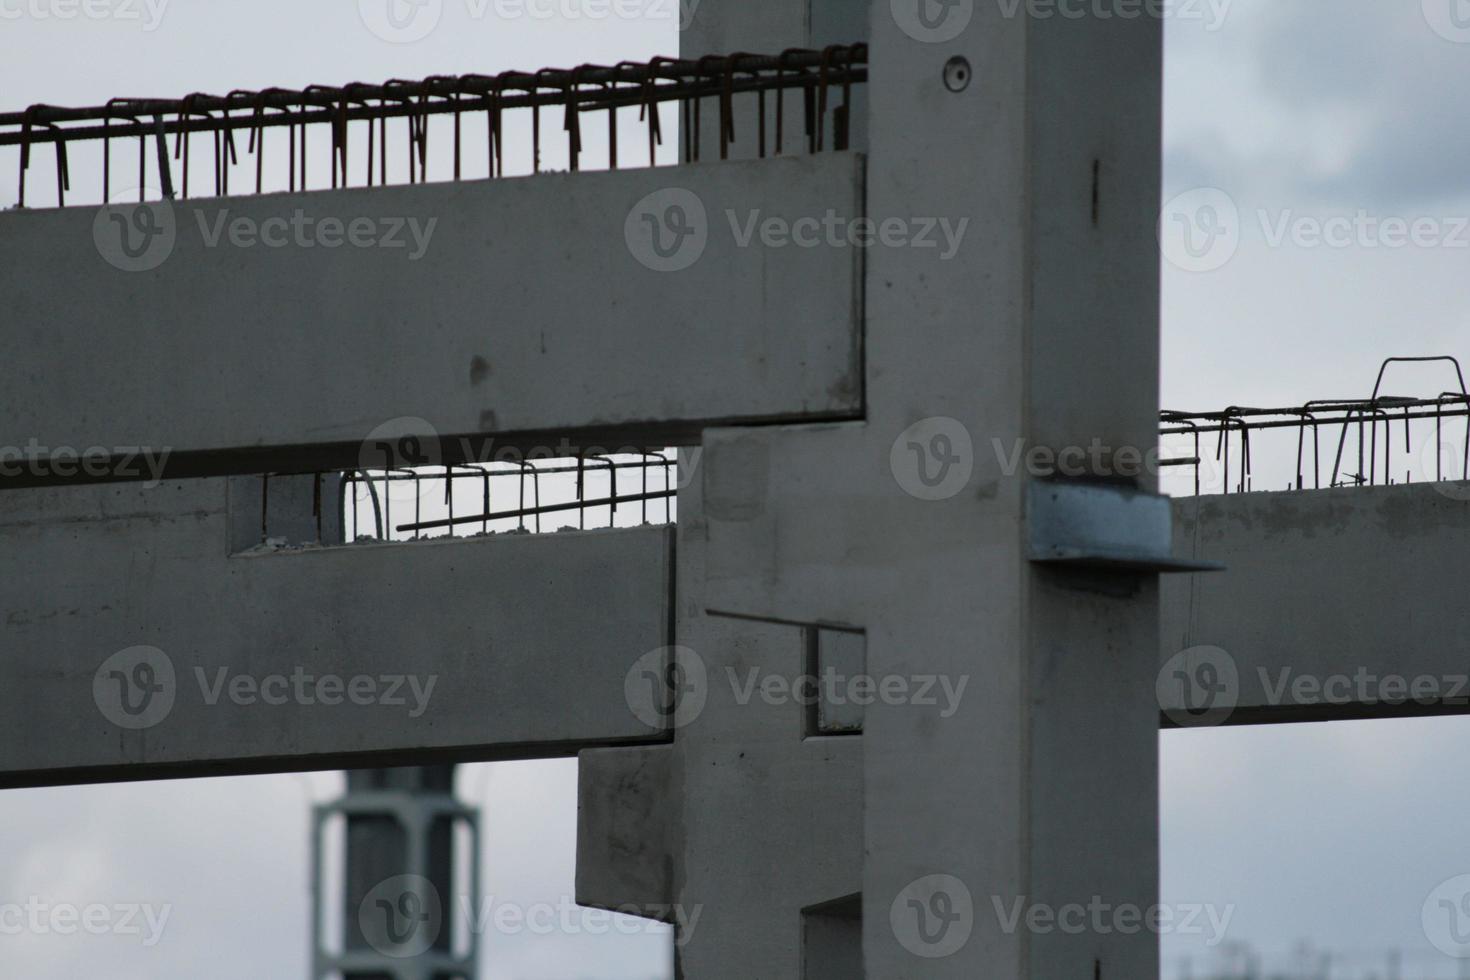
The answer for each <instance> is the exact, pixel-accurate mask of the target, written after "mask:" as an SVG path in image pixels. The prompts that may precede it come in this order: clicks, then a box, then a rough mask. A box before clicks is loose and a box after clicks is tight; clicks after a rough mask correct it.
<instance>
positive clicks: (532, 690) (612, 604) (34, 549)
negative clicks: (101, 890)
mask: <svg viewBox="0 0 1470 980" xmlns="http://www.w3.org/2000/svg"><path fill="white" fill-rule="evenodd" d="M42 514H44V515H46V516H44V517H41V516H40V515H42ZM228 548H229V527H228V514H227V508H226V493H225V485H224V482H223V481H193V482H185V483H177V484H173V483H165V484H163V485H162V486H159V487H157V488H153V489H143V488H141V487H139V486H136V485H112V486H106V487H78V488H67V489H59V488H52V489H45V490H38V491H16V492H13V493H6V494H0V608H3V609H4V617H5V618H4V628H3V632H0V671H3V673H0V785H5V786H17V785H39V784H47V783H76V782H89V781H108V780H124V779H144V778H162V777H168V776H192V775H206V774H209V775H216V774H225V773H238V772H262V771H288V770H300V769H317V768H346V767H365V766H379V765H399V764H426V763H429V762H433V761H441V760H448V759H492V758H534V757H541V756H554V755H572V754H575V753H576V752H577V751H579V750H581V749H583V748H587V747H589V746H597V745H610V744H626V743H641V742H658V741H664V740H666V739H667V735H666V734H665V733H662V732H659V731H656V730H653V729H651V728H650V727H649V726H646V725H644V724H643V723H642V722H640V721H639V720H638V719H637V718H636V717H635V716H634V714H633V713H632V711H631V709H630V708H629V707H628V704H627V701H626V697H625V694H624V678H625V675H626V674H627V671H628V670H629V668H630V667H631V666H632V665H633V664H634V662H635V661H636V660H637V659H638V658H639V657H640V656H642V655H643V654H644V653H646V652H648V651H650V650H654V649H658V648H660V647H662V646H665V645H666V644H667V643H668V642H669V633H670V625H669V624H670V614H669V602H670V583H671V571H672V570H671V565H670V560H671V532H670V530H669V529H667V528H637V529H630V530H615V531H592V532H585V533H568V534H555V535H543V536H529V535H524V536H522V535H507V536H498V537H492V538H484V539H467V540H466V539H461V540H457V541H444V542H422V543H415V544H397V545H368V546H349V547H340V548H311V549H305V550H300V551H286V552H275V553H264V554H258V555H252V556H248V557H236V558H230V557H227V551H228ZM137 647H145V648H153V649H154V650H155V651H157V653H150V654H148V655H147V656H146V657H144V658H143V659H141V660H140V659H138V658H137V657H136V656H134V657H133V658H132V659H131V660H129V659H128V658H127V657H124V658H123V660H121V661H118V660H115V659H114V658H115V656H116V655H118V654H119V652H120V651H125V650H130V649H133V648H137ZM160 655H161V656H162V657H163V658H165V659H164V660H160ZM140 664H143V665H145V666H144V670H143V672H142V673H138V667H139V666H140ZM170 669H171V671H172V681H171V682H167V678H166V676H165V675H166V674H167V673H168V671H169V670H170ZM298 674H299V675H303V676H305V677H306V678H315V679H316V681H315V682H314V683H313V682H309V681H308V682H303V683H304V685H305V686H298V685H297V681H296V677H297V675H298ZM327 677H337V678H340V679H341V686H340V687H337V686H336V685H335V684H333V683H330V682H324V681H323V680H322V679H323V678H327ZM242 678H243V679H242ZM272 678H284V679H285V680H284V681H280V680H271V679H272ZM359 678H367V679H370V680H357V681H356V682H357V684H358V685H359V686H358V688H356V689H354V687H353V683H354V681H355V680H356V679H359ZM395 679H397V680H395ZM431 679H432V681H431ZM166 682H167V683H169V684H170V687H169V689H168V690H167V691H159V692H158V693H157V697H156V698H149V697H147V696H146V691H145V688H157V687H159V686H160V685H164V684H165V683H166ZM415 682H417V685H418V686H417V687H415ZM431 682H432V683H433V687H432V689H430V688H429V686H428V685H429V684H430V683H431ZM324 683H325V684H326V686H323V684H324ZM369 687H371V688H372V690H371V691H369ZM390 688H391V690H390ZM302 690H304V691H306V697H304V698H303V697H302V696H301V695H300V694H299V693H298V692H299V691H302ZM124 693H126V695H127V697H128V698H129V705H130V706H131V708H133V709H137V710H138V711H139V714H138V715H136V716H130V715H127V714H126V712H125V710H124V709H122V707H121V705H122V702H121V698H122V697H123V695H124ZM273 701H274V702H278V703H272V702H273ZM334 701H335V702H338V703H333V702H334ZM354 701H356V702H357V703H354ZM165 702H171V704H165ZM160 710H163V713H162V715H161V717H160V716H158V713H159V711H160ZM120 712H122V713H121V714H120Z"/></svg>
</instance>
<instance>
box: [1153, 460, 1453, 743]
mask: <svg viewBox="0 0 1470 980" xmlns="http://www.w3.org/2000/svg"><path fill="white" fill-rule="evenodd" d="M1174 508H1175V533H1174V540H1175V552H1176V555H1178V556H1179V557H1182V558H1191V559H1203V560H1209V561H1220V562H1224V563H1225V565H1226V566H1227V569H1228V570H1227V571H1225V572H1220V573H1213V574H1206V575H1187V576H1176V577H1166V578H1165V579H1163V580H1162V582H1161V585H1160V588H1161V590H1162V594H1161V598H1162V607H1163V608H1162V620H1163V623H1162V637H1163V651H1162V660H1163V664H1164V667H1163V672H1162V674H1161V677H1160V695H1161V698H1162V699H1163V700H1164V701H1165V704H1166V707H1167V708H1168V709H1170V710H1168V711H1167V712H1166V724H1170V725H1173V724H1178V723H1184V724H1199V723H1204V724H1225V723H1230V724H1248V723H1255V722H1278V721H1315V720H1331V719H1347V718H1367V717H1392V716H1397V715H1409V714H1442V713H1460V712H1466V711H1470V680H1466V678H1470V656H1467V654H1470V641H1467V640H1466V635H1467V629H1466V628H1467V626H1470V614H1467V613H1466V611H1465V599H1464V571H1463V569H1464V563H1465V555H1466V554H1467V552H1470V484H1459V483H1444V484H1421V485H1414V486H1395V487H1377V488H1367V487H1364V488H1344V489H1338V490H1315V491H1313V490H1308V491H1302V492H1293V493H1252V494H1241V495H1231V496H1213V497H1199V498H1190V499H1184V500H1178V501H1175V504H1174ZM1202 647H1203V648H1205V649H1199V648H1202ZM1210 648H1215V649H1210ZM1401 682H1402V686H1401ZM1416 683H1417V684H1418V687H1417V689H1416V688H1415V687H1414V684H1416ZM1186 694H1188V695H1189V696H1191V697H1192V698H1193V701H1192V706H1193V708H1194V709H1195V710H1194V712H1193V714H1191V713H1189V712H1185V711H1183V709H1184V707H1185V706H1184V703H1183V698H1184V697H1185V696H1186Z"/></svg>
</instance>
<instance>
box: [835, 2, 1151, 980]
mask: <svg viewBox="0 0 1470 980" xmlns="http://www.w3.org/2000/svg"><path fill="white" fill-rule="evenodd" d="M938 7H939V5H937V4H930V3H927V0H910V2H908V3H903V2H894V3H889V2H888V0H881V2H876V3H874V4H873V11H872V12H873V46H874V53H873V61H874V65H873V76H874V83H873V84H872V85H871V86H870V93H869V98H870V104H871V106H872V117H871V120H870V125H871V142H872V145H871V150H870V159H869V184H868V200H869V208H870V214H871V215H872V216H873V217H874V218H876V219H878V220H879V221H882V220H885V219H890V218H893V219H898V220H900V221H908V222H921V221H922V220H923V219H926V218H932V217H936V216H938V217H946V216H947V217H948V218H950V219H951V221H953V222H955V223H956V224H957V223H958V222H959V221H962V220H964V219H966V218H968V219H969V226H968V229H967V232H966V235H965V238H964V241H963V244H962V246H961V247H960V248H959V250H958V251H957V252H956V253H955V254H954V255H953V256H952V257H951V258H950V259H948V260H945V259H944V258H943V256H942V254H941V250H940V249H925V248H916V247H896V248H895V247H879V248H875V249H873V251H872V253H871V254H870V256H869V267H868V278H867V282H868V294H867V299H868V316H867V334H866V342H867V351H868V398H869V401H868V413H867V415H868V427H867V430H868V431H867V435H868V437H869V438H868V440H867V446H866V447H865V449H866V453H867V454H868V459H869V460H870V461H876V460H886V461H888V463H889V465H890V468H891V469H892V472H893V474H894V476H895V477H896V478H897V479H898V481H899V483H900V484H902V485H903V489H904V491H905V494H903V495H901V496H895V495H893V494H891V493H885V492H884V491H883V490H882V489H880V488H879V487H876V486H872V484H871V483H870V486H871V487H872V488H871V489H867V490H856V491H849V492H848V493H847V494H846V497H847V498H848V499H847V500H846V501H845V503H846V505H847V506H849V507H856V508H860V509H862V510H863V511H866V512H868V513H869V514H870V519H871V520H872V523H873V524H874V525H876V526H874V527H873V530H872V533H873V534H874V535H877V536H880V537H881V538H882V539H883V545H882V546H880V547H875V548H873V551H874V552H875V555H874V558H875V559H879V560H881V561H882V562H885V563H892V565H893V568H894V570H895V571H897V572H899V573H901V574H902V576H903V578H904V579H905V580H906V582H897V581H894V582H891V583H888V584H886V585H885V586H883V587H880V588H878V589H877V590H876V591H874V592H872V593H870V594H868V595H867V598H868V599H869V600H870V602H871V603H872V606H871V611H870V613H869V616H870V622H869V623H868V624H867V625H868V628H869V663H870V669H871V670H872V671H873V672H874V673H875V674H877V675H879V676H880V677H881V676H901V677H908V676H914V675H927V674H935V673H937V674H940V675H941V676H942V675H950V676H952V677H960V676H966V675H968V676H969V678H970V684H969V687H968V694H967V697H966V698H965V700H964V701H963V704H962V707H961V710H959V711H958V712H957V713H955V714H954V715H953V716H952V717H951V718H949V719H944V720H938V721H936V719H935V718H934V717H933V716H932V715H928V714H926V713H924V712H922V711H919V710H915V709H914V708H913V707H912V706H910V705H889V704H885V703H879V704H877V705H875V706H874V707H873V708H871V709H870V710H869V711H868V714H867V723H866V728H865V734H864V736H863V737H864V742H865V746H864V762H865V804H866V805H865V821H866V826H865V839H866V845H867V864H866V869H865V874H864V893H865V894H864V898H865V902H864V939H865V952H866V973H867V976H869V977H881V978H885V980H891V978H900V977H920V976H922V977H926V978H936V977H955V978H960V977H964V978H973V977H976V976H984V977H996V978H1004V977H1022V978H1033V980H1069V978H1071V980H1096V978H1099V977H1100V978H1114V980H1137V978H1142V977H1151V976H1157V975H1158V953H1157V942H1158V941H1157V937H1156V936H1155V935H1153V934H1151V933H1150V932H1149V931H1148V930H1147V929H1146V928H1145V929H1140V928H1138V925H1139V922H1138V920H1137V919H1136V918H1134V919H1127V918H1123V919H1120V918H1119V917H1118V916H1117V915H1115V912H1117V913H1119V914H1122V915H1124V916H1126V915H1127V914H1128V913H1127V912H1125V911H1124V910H1136V911H1137V913H1138V914H1142V913H1143V912H1145V911H1146V910H1148V909H1149V908H1150V907H1151V906H1153V905H1154V904H1155V903H1156V901H1157V894H1158V883H1157V876H1158V875H1157V851H1158V848H1157V827H1156V821H1157V802H1156V799H1157V773H1156V770H1157V762H1156V758H1157V745H1156V738H1157V735H1156V730H1155V729H1156V725H1157V705H1156V703H1155V702H1154V699H1153V680H1154V672H1155V669H1156V663H1155V660H1154V658H1153V657H1151V656H1150V655H1149V653H1148V651H1150V650H1152V649H1153V648H1154V647H1155V646H1156V644H1157V635H1158V609H1157V581H1156V577H1155V576H1153V575H1147V574H1132V573H1114V572H1106V573H1105V572H1090V571H1067V570H1056V569H1054V568H1052V567H1048V566H1041V565H1037V564H1033V563H1031V562H1030V561H1029V560H1028V557H1029V556H1028V553H1027V546H1026V541H1027V533H1028V514H1027V500H1028V497H1027V490H1028V484H1030V483H1032V482H1034V481H1036V480H1038V479H1043V478H1048V477H1052V476H1055V474H1052V473H1048V472H1045V471H1044V470H1037V471H1032V472H1028V467H1027V465H1026V464H1025V463H1024V462H1022V464H1021V465H1020V467H1019V468H1017V467H1015V466H1014V465H1013V464H1012V462H1011V461H1012V460H1014V459H1016V458H1017V457H1016V455H1015V454H1016V453H1018V452H1020V453H1021V454H1022V455H1021V457H1020V459H1021V460H1024V459H1025V458H1026V457H1025V453H1026V451H1027V450H1030V449H1033V448H1037V447H1041V448H1044V449H1046V450H1048V451H1050V452H1054V453H1058V454H1060V453H1063V452H1064V451H1069V450H1070V451H1071V452H1070V454H1069V457H1061V458H1070V459H1072V460H1074V461H1079V460H1080V467H1081V470H1082V472H1074V473H1073V474H1071V475H1072V477H1074V478H1080V479H1083V480H1086V481H1092V482H1098V483H1102V484H1109V483H1115V482H1116V483H1127V484H1130V485H1133V486H1137V487H1139V488H1140V489H1145V490H1147V489H1152V487H1153V481H1152V480H1151V478H1150V477H1148V476H1147V475H1140V474H1138V473H1137V472H1136V471H1134V470H1131V469H1130V468H1129V467H1127V466H1124V465H1121V464H1122V462H1123V461H1124V460H1126V459H1130V458H1131V455H1132V451H1141V450H1146V449H1148V448H1149V447H1152V446H1153V445H1154V444H1155V441H1156V436H1155V434H1154V429H1155V424H1156V418H1157V390H1156V388H1157V377H1158V315H1157V296H1158V282H1157V265H1158V262H1157V252H1156V249H1155V246H1154V232H1153V227H1154V220H1155V215H1156V213H1157V192H1158V186H1159V167H1160V163H1159V154H1160V143H1159V140H1160V136H1159V133H1160V106H1161V84H1162V83H1161V77H1162V74H1161V73H1162V65H1161V59H1162V25H1161V23H1160V21H1159V20H1158V19H1156V18H1150V17H1147V16H1142V17H1138V18H1134V19H1127V20H1124V19H1120V18H1116V17H1114V18H1111V19H1106V18H1101V17H1097V16H1092V15H1090V14H1089V15H1087V16H1084V17H1082V18H1080V19H1076V18H1063V17H1052V18H1049V19H1041V18H1036V17H1030V16H1027V13H1026V11H1027V9H1028V8H1027V5H1026V4H1024V3H1023V4H1020V5H1018V6H1012V5H1006V4H989V3H985V4H980V3H976V4H970V3H967V2H960V3H952V4H949V5H947V6H946V7H944V8H943V9H944V14H943V16H942V17H940V18H939V19H935V18H934V17H933V16H931V15H933V14H935V12H936V10H937V8H938ZM1007 11H1011V13H1010V14H1009V15H1008V14H1007ZM926 419H928V420H931V421H928V422H924V421H922V420H926ZM1077 450H1084V451H1086V452H1085V457H1080V456H1079V455H1078V453H1077ZM1124 450H1129V451H1130V452H1129V454H1128V456H1124V455H1123V454H1122V453H1123V451H1124ZM955 467H958V468H959V472H960V473H963V470H964V469H967V468H972V470H973V472H971V473H970V474H969V476H968V479H963V478H957V477H956V475H955V474H956V470H955V469H954V468H955ZM880 480H881V477H880ZM926 497H932V498H935V499H932V500H929V499H923V498H926ZM905 498H906V499H905ZM880 500H881V501H882V503H881V504H879V503H878V501H880ZM887 577H888V576H887V575H883V576H875V579H876V580H877V582H881V580H882V579H883V578H887ZM1099 907H1101V908H1103V909H1104V910H1109V911H1104V912H1103V913H1102V916H1101V918H1098V917H1096V916H1095V915H1094V913H1093V911H1092V910H1093V909H1096V908H1099ZM1033 909H1034V910H1036V911H1037V912H1038V913H1039V914H1038V915H1036V916H1035V917H1033V916H1032V910H1033ZM1079 909H1080V910H1085V912H1084V914H1083V917H1082V919H1081V920H1079V919H1078V918H1077V911H1078V910H1079ZM1017 916H1019V917H1017ZM1059 916H1064V917H1067V918H1062V919H1059V918H1058V917H1059Z"/></svg>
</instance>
